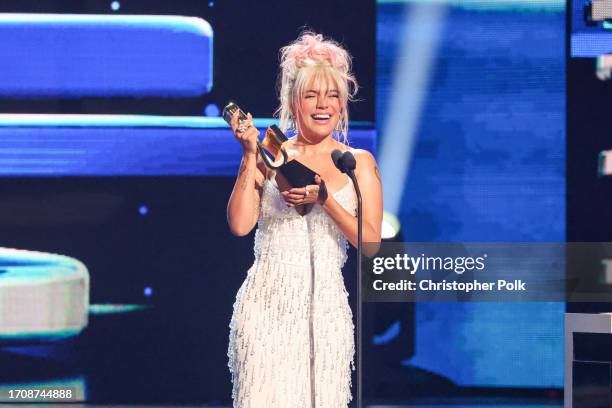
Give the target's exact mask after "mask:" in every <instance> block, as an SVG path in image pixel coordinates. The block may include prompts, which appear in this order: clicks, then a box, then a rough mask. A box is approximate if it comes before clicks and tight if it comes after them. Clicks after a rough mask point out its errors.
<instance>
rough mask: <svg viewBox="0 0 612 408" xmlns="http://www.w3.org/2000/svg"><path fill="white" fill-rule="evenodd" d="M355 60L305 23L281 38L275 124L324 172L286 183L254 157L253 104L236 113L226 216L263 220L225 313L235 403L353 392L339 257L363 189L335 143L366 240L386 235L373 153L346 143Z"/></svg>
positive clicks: (344, 400) (353, 230)
mask: <svg viewBox="0 0 612 408" xmlns="http://www.w3.org/2000/svg"><path fill="white" fill-rule="evenodd" d="M350 66H351V56H350V55H349V54H348V52H347V51H346V50H345V49H343V48H342V47H341V46H340V45H339V44H337V43H335V42H333V41H331V40H326V39H323V37H322V36H321V35H317V34H314V33H310V32H306V33H303V34H302V35H301V36H300V37H299V38H298V40H297V41H295V42H294V43H292V44H290V45H288V46H286V47H284V48H282V49H281V72H280V78H279V79H280V95H279V99H280V107H279V110H278V113H279V116H280V127H281V129H282V130H284V131H286V130H292V131H293V132H294V133H295V136H294V137H292V138H290V139H289V140H288V141H287V142H285V143H284V144H283V147H284V149H285V150H286V151H287V153H288V155H289V159H290V160H299V161H300V162H301V163H302V164H304V165H305V166H307V167H309V168H310V169H312V170H313V171H315V172H316V173H317V176H316V178H315V182H314V184H312V185H308V186H306V187H302V188H289V189H286V190H285V191H280V190H279V187H278V186H279V185H281V186H282V185H284V183H279V182H278V181H279V180H282V176H280V175H279V176H280V177H279V178H278V179H277V173H278V172H276V171H273V170H270V169H268V168H267V167H266V166H265V165H264V163H263V162H262V161H261V159H259V160H258V153H257V145H256V141H257V138H258V136H259V133H258V131H257V129H256V128H255V127H253V126H252V125H251V123H252V117H251V115H250V114H249V115H248V119H247V120H245V121H239V120H238V115H237V114H236V115H234V117H233V119H232V130H233V132H234V135H235V137H236V139H237V140H238V141H239V142H240V144H241V145H242V149H243V156H242V163H241V166H240V171H239V174H238V177H237V180H236V184H235V186H234V189H233V191H232V194H231V196H230V199H229V203H228V208H227V215H228V222H229V226H230V229H231V230H232V232H233V233H234V234H236V235H239V236H244V235H246V234H248V233H249V232H250V231H251V230H252V229H253V227H254V226H255V224H257V225H258V228H257V232H256V234H255V262H254V264H253V266H252V267H251V268H250V269H249V270H248V272H247V277H246V279H245V281H244V283H243V284H242V286H241V287H240V289H239V291H238V294H237V296H236V302H235V303H234V312H233V315H232V319H231V323H230V339H229V340H230V341H229V349H228V357H229V369H230V372H231V374H232V383H233V392H232V398H233V401H234V407H235V408H274V407H278V408H313V407H316V408H340V407H346V406H347V405H348V403H349V401H350V400H351V399H352V396H351V368H352V369H353V370H354V369H355V367H354V364H353V354H354V349H355V347H354V338H353V336H354V332H353V331H354V325H353V319H352V313H351V309H350V307H349V303H348V293H347V291H346V289H345V286H344V280H343V277H342V272H341V268H342V266H343V265H344V263H345V261H346V250H347V240H348V241H350V243H351V244H353V245H354V246H356V245H357V218H356V206H357V204H356V203H357V200H356V196H355V190H354V186H353V183H352V181H351V180H350V178H348V177H347V176H346V175H345V174H343V173H341V172H340V171H339V170H338V169H337V168H336V167H335V166H334V163H333V162H332V159H331V153H332V151H333V150H335V149H340V150H341V151H346V150H350V151H351V152H353V154H354V156H355V158H356V161H357V168H356V171H355V173H356V177H357V180H358V182H359V186H360V188H361V192H362V196H363V241H364V242H380V232H381V222H382V191H381V182H380V176H379V173H378V169H377V167H376V162H375V160H374V157H373V156H372V155H371V154H370V153H369V152H367V151H364V150H355V149H350V148H349V147H348V146H347V144H346V140H347V139H346V136H347V128H348V123H349V117H348V102H349V101H350V100H351V99H352V98H353V97H354V95H355V93H356V90H357V83H356V81H355V78H354V77H353V74H352V73H351V70H350ZM334 137H336V138H334ZM336 139H339V140H336Z"/></svg>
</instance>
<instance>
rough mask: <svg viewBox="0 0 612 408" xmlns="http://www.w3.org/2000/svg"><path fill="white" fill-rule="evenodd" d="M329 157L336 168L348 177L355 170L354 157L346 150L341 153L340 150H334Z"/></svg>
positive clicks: (355, 162)
mask: <svg viewBox="0 0 612 408" xmlns="http://www.w3.org/2000/svg"><path fill="white" fill-rule="evenodd" d="M331 157H332V161H333V162H334V165H335V166H336V168H337V169H338V170H340V171H341V172H342V173H347V174H349V175H350V174H351V173H352V172H353V170H355V169H356V168H357V161H356V160H355V156H353V153H351V152H349V151H348V150H347V151H346V152H344V153H343V152H342V151H341V150H338V149H335V150H334V151H333V152H332V154H331ZM351 178H352V177H351Z"/></svg>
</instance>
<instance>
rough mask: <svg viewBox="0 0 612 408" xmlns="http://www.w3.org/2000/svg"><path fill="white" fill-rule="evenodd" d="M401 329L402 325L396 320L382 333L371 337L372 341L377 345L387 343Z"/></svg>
mask: <svg viewBox="0 0 612 408" xmlns="http://www.w3.org/2000/svg"><path fill="white" fill-rule="evenodd" d="M401 329H402V325H401V322H400V321H399V320H398V321H396V322H394V323H393V324H392V325H391V326H389V328H388V329H387V330H386V331H385V332H384V333H383V334H380V335H378V336H374V337H372V343H373V344H376V345H377V346H380V345H382V344H387V343H389V342H390V341H391V340H393V339H394V338H396V337H397V336H398V335H399V334H400V331H401Z"/></svg>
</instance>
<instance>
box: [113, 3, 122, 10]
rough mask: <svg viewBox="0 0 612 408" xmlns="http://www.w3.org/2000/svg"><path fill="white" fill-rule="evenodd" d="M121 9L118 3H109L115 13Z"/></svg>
mask: <svg viewBox="0 0 612 408" xmlns="http://www.w3.org/2000/svg"><path fill="white" fill-rule="evenodd" d="M120 7H121V4H120V3H119V2H118V1H113V2H112V3H111V10H113V11H117V10H119V8H120Z"/></svg>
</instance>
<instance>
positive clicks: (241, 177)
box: [227, 112, 265, 237]
mask: <svg viewBox="0 0 612 408" xmlns="http://www.w3.org/2000/svg"><path fill="white" fill-rule="evenodd" d="M251 120H252V117H251V115H250V114H249V115H248V121H246V122H245V124H244V125H243V127H242V128H241V127H240V124H239V123H238V113H237V112H236V114H235V115H234V117H233V118H232V121H231V126H232V131H233V132H234V135H235V137H236V139H237V140H238V141H239V142H240V144H241V145H242V150H243V153H242V161H241V163H240V170H239V171H238V177H237V178H236V183H234V189H233V190H232V194H231V195H230V198H229V201H228V203H227V222H228V224H229V227H230V230H231V231H232V233H233V234H234V235H237V236H240V237H242V236H245V235H247V234H248V233H249V232H251V230H252V229H253V227H254V226H255V224H256V223H257V218H258V217H259V205H260V201H261V192H262V186H263V182H264V179H265V166H264V165H263V163H258V161H257V154H258V152H257V139H258V137H259V131H258V130H257V129H256V128H255V127H254V126H252V125H251ZM245 128H246V129H245Z"/></svg>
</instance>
